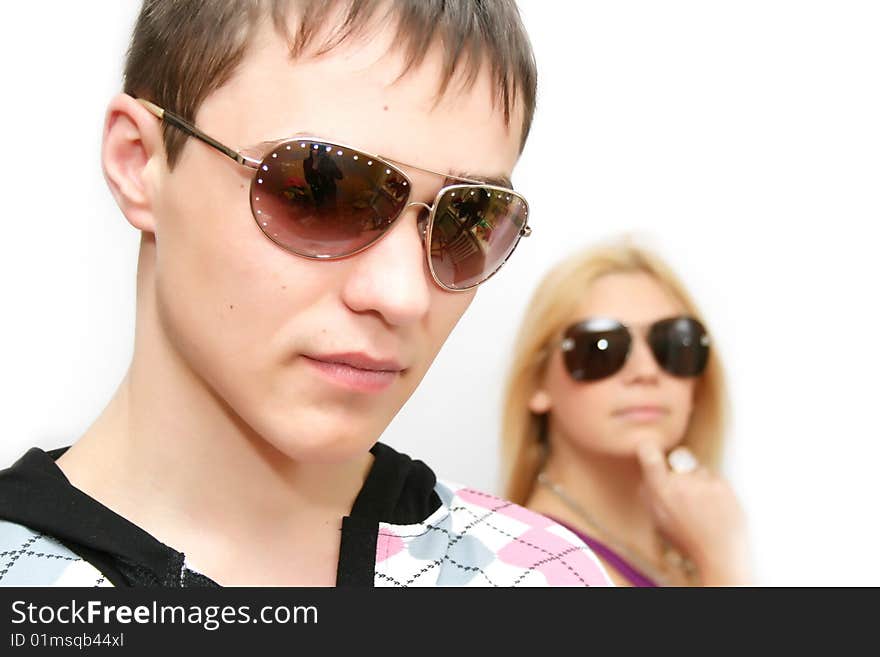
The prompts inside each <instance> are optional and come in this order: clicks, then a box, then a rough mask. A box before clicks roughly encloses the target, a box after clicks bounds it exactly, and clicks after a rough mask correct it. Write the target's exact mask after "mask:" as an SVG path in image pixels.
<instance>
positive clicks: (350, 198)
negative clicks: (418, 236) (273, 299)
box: [251, 140, 409, 258]
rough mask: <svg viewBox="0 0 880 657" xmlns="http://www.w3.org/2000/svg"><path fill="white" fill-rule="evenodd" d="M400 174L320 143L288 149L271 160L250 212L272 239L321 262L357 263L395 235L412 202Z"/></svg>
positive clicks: (259, 176) (278, 149)
mask: <svg viewBox="0 0 880 657" xmlns="http://www.w3.org/2000/svg"><path fill="white" fill-rule="evenodd" d="M408 185H409V183H408V182H407V180H406V178H405V177H404V176H403V175H402V174H401V173H400V172H399V171H397V170H396V169H394V168H392V167H390V166H388V165H387V164H385V163H383V162H380V161H377V160H374V159H373V158H371V157H370V156H367V155H364V154H363V153H361V152H359V151H356V150H352V149H348V148H344V147H342V146H337V145H334V144H330V143H324V142H316V141H298V140H296V141H289V142H285V143H282V144H280V145H279V146H277V147H276V148H275V149H274V150H273V151H271V152H269V153H268V154H267V155H266V156H265V157H264V158H263V162H262V163H261V165H260V168H259V169H258V170H257V174H256V176H255V177H254V181H253V184H252V185H251V210H252V211H253V214H254V218H255V219H256V221H257V224H258V225H259V227H260V229H261V230H262V231H263V232H264V233H265V234H266V236H267V237H269V239H271V240H272V241H274V242H276V243H277V244H279V245H280V246H282V247H284V248H285V249H287V250H289V251H293V252H294V253H298V254H300V255H304V256H309V257H314V258H331V257H340V256H345V255H350V254H352V253H354V252H356V251H359V250H360V249H363V248H365V247H366V246H369V245H370V244H371V243H372V242H374V241H376V240H377V239H378V238H379V237H381V236H382V234H383V233H384V232H385V231H387V230H388V227H389V226H390V225H391V224H392V223H394V220H395V219H396V218H397V217H398V216H399V215H400V213H401V212H402V211H403V209H404V207H405V206H406V203H407V200H408V198H409V186H408Z"/></svg>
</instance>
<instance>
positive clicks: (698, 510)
mask: <svg viewBox="0 0 880 657" xmlns="http://www.w3.org/2000/svg"><path fill="white" fill-rule="evenodd" d="M638 457H639V463H640V464H641V467H642V474H643V476H644V497H645V499H646V502H647V503H648V506H649V508H650V510H651V513H652V515H653V517H654V521H655V522H656V523H657V528H658V529H659V530H660V532H661V533H662V534H663V535H664V536H665V537H666V538H667V539H668V540H669V541H670V542H671V543H672V544H673V545H675V547H677V548H678V549H680V550H681V551H682V552H684V554H686V555H687V556H689V557H690V558H691V560H692V561H693V562H694V564H695V565H696V566H697V569H698V570H699V572H700V579H701V582H702V584H703V585H704V586H731V585H748V584H754V580H753V573H752V566H751V557H750V548H749V542H748V530H747V526H746V518H745V514H744V513H743V511H742V508H741V507H740V505H739V502H738V501H737V499H736V495H735V494H734V492H733V489H732V488H731V487H730V484H728V483H727V482H726V481H725V480H724V479H722V478H721V477H719V476H717V475H714V474H712V473H710V472H709V471H708V470H706V469H704V468H701V467H697V468H696V469H695V470H693V471H691V472H687V473H677V472H671V471H670V470H669V468H668V466H667V465H666V459H665V458H664V457H663V452H662V451H661V450H660V448H658V447H657V446H656V445H654V444H650V443H645V444H642V445H641V446H640V447H639V451H638Z"/></svg>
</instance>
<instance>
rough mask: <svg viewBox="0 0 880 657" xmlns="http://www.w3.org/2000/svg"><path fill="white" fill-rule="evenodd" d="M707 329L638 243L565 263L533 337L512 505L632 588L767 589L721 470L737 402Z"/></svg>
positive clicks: (546, 292) (511, 478)
mask: <svg viewBox="0 0 880 657" xmlns="http://www.w3.org/2000/svg"><path fill="white" fill-rule="evenodd" d="M707 326H708V324H707V323H706V321H705V320H703V318H702V317H701V315H700V313H699V311H698V310H697V308H696V306H695V305H694V303H693V301H692V300H691V298H690V296H689V295H688V293H687V291H686V290H685V288H684V287H683V285H682V284H681V283H680V282H679V281H678V279H677V278H676V277H675V275H674V274H673V273H672V271H671V270H670V269H669V268H668V267H667V266H666V265H665V264H664V263H663V262H662V261H661V260H660V258H658V257H657V256H655V255H653V254H651V253H650V252H648V251H646V250H644V249H640V248H637V247H635V246H632V245H631V244H630V243H628V242H624V243H618V244H612V245H610V246H602V247H599V248H594V249H591V250H589V251H586V252H584V253H580V254H578V255H576V256H574V257H571V258H569V259H568V260H566V261H565V262H563V263H562V264H560V265H558V266H557V267H556V268H555V269H554V270H553V271H551V272H550V273H549V275H548V276H547V277H546V278H545V279H544V281H543V282H542V283H541V284H540V285H539V287H538V289H537V290H536V292H535V294H534V296H533V298H532V301H531V303H530V305H529V308H528V310H527V312H526V317H525V321H524V323H523V325H522V327H521V329H520V333H519V336H518V340H517V344H516V348H515V355H514V360H513V366H512V370H511V373H510V378H509V381H508V384H507V389H506V396H505V405H504V419H503V441H502V444H503V461H504V467H505V474H506V495H507V497H508V498H509V499H511V500H513V501H514V502H517V503H519V504H523V505H525V506H527V507H529V508H531V509H532V510H534V511H537V512H538V513H541V514H544V515H546V516H549V517H552V518H553V519H555V520H557V521H559V522H560V523H561V524H563V525H565V526H568V527H569V528H570V529H572V530H573V531H575V532H576V533H577V534H578V535H580V536H581V538H582V539H583V540H584V541H585V542H586V543H587V544H588V545H590V546H591V547H592V548H593V550H594V551H595V552H596V553H597V555H599V557H600V558H601V559H602V561H603V562H604V564H605V566H606V568H607V569H608V572H609V574H610V575H611V578H612V579H613V580H614V581H615V583H617V584H619V585H630V586H671V585H684V586H689V585H690V586H694V585H705V586H713V585H740V584H750V583H753V579H752V570H751V566H750V559H749V548H748V540H747V536H746V533H747V532H746V523H745V518H744V515H743V513H742V510H741V508H740V506H739V504H738V503H737V500H736V497H735V495H734V493H733V491H732V489H731V487H730V486H729V485H728V484H727V482H725V480H724V479H722V478H721V477H720V476H719V474H718V468H719V465H720V463H719V461H720V456H721V448H722V440H723V433H724V416H725V405H726V401H725V399H726V397H725V389H724V381H723V373H722V368H721V363H720V362H719V358H718V353H717V349H716V348H715V347H714V345H713V344H712V337H711V332H710V331H709V330H708V328H707Z"/></svg>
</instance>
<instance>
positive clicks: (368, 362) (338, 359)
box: [303, 352, 404, 372]
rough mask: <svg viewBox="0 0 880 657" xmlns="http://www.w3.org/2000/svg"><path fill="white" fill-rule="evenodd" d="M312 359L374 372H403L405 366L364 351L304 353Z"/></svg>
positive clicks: (391, 359) (392, 359)
mask: <svg viewBox="0 0 880 657" xmlns="http://www.w3.org/2000/svg"><path fill="white" fill-rule="evenodd" d="M303 355H304V356H305V357H306V358H310V359H311V360H317V361H322V362H324V363H338V364H341V365H348V366H349V367H353V368H356V369H359V370H367V371H373V372H402V371H403V370H404V367H403V366H402V365H401V364H400V363H399V362H398V361H397V360H395V359H394V358H375V357H372V356H369V355H367V354H365V353H363V352H346V353H343V354H318V355H311V354H303Z"/></svg>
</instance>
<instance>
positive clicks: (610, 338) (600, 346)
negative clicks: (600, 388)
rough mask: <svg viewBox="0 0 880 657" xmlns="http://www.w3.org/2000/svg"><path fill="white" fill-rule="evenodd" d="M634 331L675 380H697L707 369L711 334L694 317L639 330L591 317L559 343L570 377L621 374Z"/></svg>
mask: <svg viewBox="0 0 880 657" xmlns="http://www.w3.org/2000/svg"><path fill="white" fill-rule="evenodd" d="M635 329H640V332H644V334H645V339H646V340H647V342H648V346H649V347H650V349H651V353H653V354H654V358H655V359H656V361H657V364H658V365H659V366H660V367H661V368H662V369H663V370H664V371H665V372H667V373H669V374H671V375H672V376H677V377H696V376H699V375H700V374H702V373H703V371H704V370H705V369H706V363H707V362H708V360H709V334H708V332H707V331H706V328H705V327H704V326H703V325H702V324H701V323H700V322H699V320H697V319H695V318H693V317H669V318H667V319H661V320H659V321H656V322H654V323H653V324H649V325H647V326H638V327H636V326H625V325H624V324H623V323H622V322H619V321H618V320H616V319H611V318H608V317H591V318H589V319H585V320H583V321H579V322H577V323H575V324H572V325H571V326H569V327H568V328H567V329H566V330H565V333H564V334H563V338H562V340H561V342H560V343H559V344H560V346H561V348H562V357H563V361H564V363H565V368H566V369H567V370H568V373H569V374H570V375H571V377H572V378H573V379H574V380H575V381H596V380H598V379H604V378H606V377H609V376H611V375H612V374H615V373H616V372H619V371H620V370H621V369H622V368H623V366H624V364H625V363H626V359H627V357H628V356H629V353H630V350H631V347H632V341H633V331H634V330H635Z"/></svg>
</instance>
